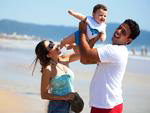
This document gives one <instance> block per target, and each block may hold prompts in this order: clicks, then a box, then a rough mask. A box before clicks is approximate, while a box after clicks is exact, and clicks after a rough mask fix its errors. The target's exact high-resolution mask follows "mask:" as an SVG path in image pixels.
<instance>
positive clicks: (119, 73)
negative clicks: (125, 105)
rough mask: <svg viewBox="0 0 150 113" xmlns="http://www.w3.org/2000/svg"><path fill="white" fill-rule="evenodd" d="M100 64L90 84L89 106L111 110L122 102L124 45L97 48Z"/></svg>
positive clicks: (124, 60)
mask: <svg viewBox="0 0 150 113" xmlns="http://www.w3.org/2000/svg"><path fill="white" fill-rule="evenodd" d="M97 51H98V55H99V58H100V61H101V62H100V63H98V64H97V68H96V70H95V74H94V76H93V78H92V81H91V84H90V103H89V104H90V106H93V107H96V108H106V109H107V108H113V107H114V106H116V105H118V104H121V103H122V102H123V98H122V88H121V87H122V79H123V76H124V72H125V69H126V65H127V59H128V50H127V48H126V47H125V46H124V45H109V44H108V45H106V46H104V47H103V48H97Z"/></svg>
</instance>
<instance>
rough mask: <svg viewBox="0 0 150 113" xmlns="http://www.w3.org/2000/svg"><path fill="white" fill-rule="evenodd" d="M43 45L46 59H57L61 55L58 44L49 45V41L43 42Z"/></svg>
mask: <svg viewBox="0 0 150 113" xmlns="http://www.w3.org/2000/svg"><path fill="white" fill-rule="evenodd" d="M44 45H45V47H46V48H47V50H48V54H47V55H48V57H51V58H57V57H58V56H59V55H60V54H61V52H60V47H59V45H58V44H54V43H51V42H50V41H45V42H44Z"/></svg>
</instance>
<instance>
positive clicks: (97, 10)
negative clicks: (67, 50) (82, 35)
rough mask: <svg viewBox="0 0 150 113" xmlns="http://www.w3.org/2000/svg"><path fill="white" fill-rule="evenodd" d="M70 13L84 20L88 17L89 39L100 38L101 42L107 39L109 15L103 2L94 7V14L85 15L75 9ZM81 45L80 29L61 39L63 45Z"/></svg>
mask: <svg viewBox="0 0 150 113" xmlns="http://www.w3.org/2000/svg"><path fill="white" fill-rule="evenodd" d="M68 13H69V14H70V15H72V16H74V17H75V18H77V19H79V20H81V21H83V20H85V19H86V22H87V33H86V35H87V40H88V41H89V39H92V38H95V37H96V38H99V39H100V41H101V42H103V41H105V39H106V23H105V22H106V17H107V7H106V6H104V5H102V4H97V5H95V6H94V8H93V13H92V16H84V15H82V14H80V13H77V12H75V11H72V10H69V11H68ZM74 43H75V44H76V46H77V47H78V45H79V31H76V32H75V33H73V34H71V35H69V36H68V37H66V38H64V39H63V40H62V41H61V47H63V46H65V45H67V44H69V45H71V44H74Z"/></svg>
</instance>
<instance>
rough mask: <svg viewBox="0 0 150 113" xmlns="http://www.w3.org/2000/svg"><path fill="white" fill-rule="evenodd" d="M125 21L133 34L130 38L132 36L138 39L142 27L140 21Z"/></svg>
mask: <svg viewBox="0 0 150 113" xmlns="http://www.w3.org/2000/svg"><path fill="white" fill-rule="evenodd" d="M124 23H125V24H127V25H128V26H129V28H130V30H131V34H130V37H129V38H132V40H134V39H136V38H137V36H138V35H139V34H140V28H139V25H138V23H137V22H135V21H134V20H132V19H126V20H125V21H124Z"/></svg>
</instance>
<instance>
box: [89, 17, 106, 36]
mask: <svg viewBox="0 0 150 113" xmlns="http://www.w3.org/2000/svg"><path fill="white" fill-rule="evenodd" d="M86 22H87V23H88V25H87V36H88V38H89V39H91V38H94V37H96V36H97V34H98V33H99V32H103V33H104V36H105V37H104V39H106V24H105V23H101V24H99V23H97V22H96V21H95V20H94V18H93V17H92V16H87V19H86Z"/></svg>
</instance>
